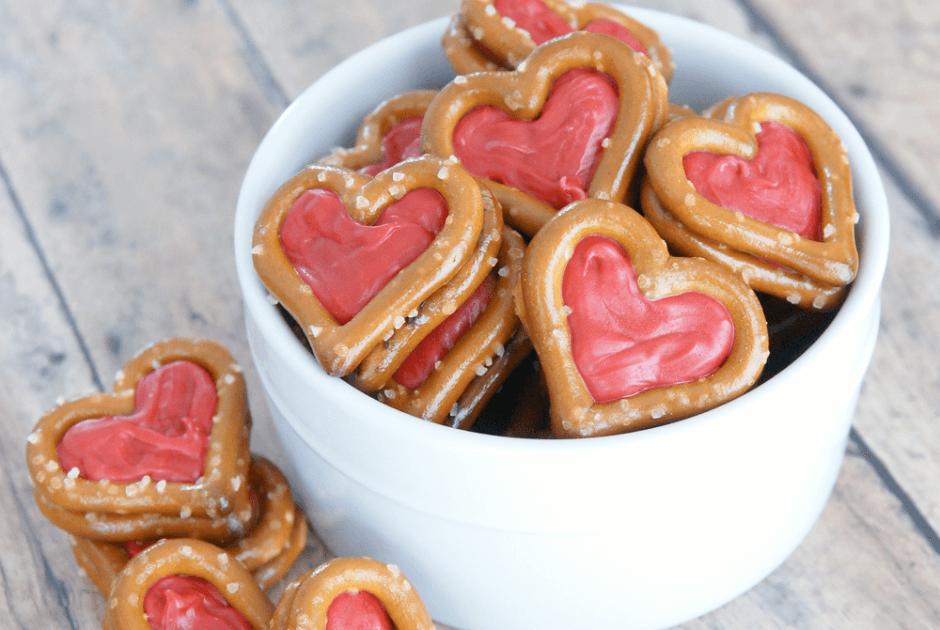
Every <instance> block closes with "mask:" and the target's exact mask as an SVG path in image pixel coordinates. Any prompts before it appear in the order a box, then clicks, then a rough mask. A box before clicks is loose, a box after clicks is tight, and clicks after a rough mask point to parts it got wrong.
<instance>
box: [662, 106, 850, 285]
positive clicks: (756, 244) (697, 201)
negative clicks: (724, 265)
mask: <svg viewBox="0 0 940 630" xmlns="http://www.w3.org/2000/svg"><path fill="white" fill-rule="evenodd" d="M706 113H708V112H706ZM711 116H717V117H718V118H712V117H711ZM764 123H780V124H782V125H785V126H786V127H789V128H790V129H792V130H793V131H794V132H796V133H797V134H798V135H799V136H800V137H801V138H802V140H803V141H805V143H806V145H807V146H808V148H809V151H810V153H811V157H812V161H813V164H814V170H815V177H816V178H817V179H818V180H819V190H820V202H821V206H820V207H821V220H820V223H821V224H820V225H819V226H818V233H819V235H820V236H821V240H818V241H817V240H814V239H813V238H806V237H803V236H800V235H799V234H797V233H795V232H793V231H791V230H789V229H786V228H782V227H778V226H777V225H774V224H772V223H769V222H765V221H762V220H760V219H756V218H753V217H751V216H748V215H747V214H745V213H744V212H743V211H737V210H733V209H729V208H726V207H722V206H720V205H717V204H716V203H713V202H712V201H709V200H708V199H707V198H706V197H705V196H703V194H701V193H700V192H699V191H698V190H697V189H696V187H695V185H694V184H693V183H692V182H691V181H690V180H689V177H688V176H687V173H686V170H685V166H684V164H683V161H684V159H685V157H686V156H687V155H689V154H692V153H694V152H698V151H706V152H710V153H714V154H718V155H721V156H740V158H743V159H744V160H750V159H753V158H755V157H756V155H757V139H756V136H757V135H758V133H759V132H760V130H761V128H762V127H761V126H762V124H764ZM645 164H646V170H647V173H648V175H649V184H650V187H651V188H652V190H653V192H654V193H655V195H656V199H657V200H658V201H659V203H660V204H661V205H662V208H663V209H664V210H665V211H666V212H668V213H669V215H671V216H672V217H673V218H674V219H675V221H676V222H678V223H681V224H682V225H683V227H684V229H686V230H688V231H690V232H694V233H695V234H696V235H698V236H699V237H702V238H704V239H708V241H711V242H714V243H720V244H723V245H725V246H726V247H728V248H730V249H733V250H735V251H738V252H742V253H744V254H749V255H751V256H754V257H758V258H761V259H764V261H769V262H770V263H772V264H773V265H775V266H777V267H778V268H780V267H782V268H784V269H786V270H790V271H792V272H795V273H797V274H802V275H804V276H807V277H808V278H810V279H811V280H812V281H815V282H817V283H821V284H824V285H828V286H830V287H838V286H844V285H846V284H848V283H850V282H851V281H852V280H853V279H854V278H855V273H856V271H857V269H858V253H857V251H856V248H855V224H856V223H857V222H858V218H859V216H858V212H856V210H855V204H854V201H853V198H852V181H851V172H850V169H849V160H848V156H847V154H846V149H845V145H844V144H843V143H842V142H841V140H840V139H839V137H838V135H837V134H836V133H835V131H834V130H833V129H832V128H831V127H830V126H829V125H828V124H827V123H826V122H825V120H823V118H822V117H821V116H819V115H818V114H817V113H816V112H814V111H813V110H812V109H810V108H809V107H807V106H806V105H804V104H802V103H800V102H798V101H796V100H794V99H792V98H789V97H786V96H782V95H778V94H769V93H754V94H749V95H746V96H742V97H737V98H731V99H729V100H727V101H725V102H723V103H720V104H718V105H717V106H716V107H715V108H714V109H713V111H712V113H711V114H710V115H709V116H707V117H686V118H682V119H679V120H674V121H672V122H670V123H669V124H667V125H665V126H664V127H663V128H662V129H660V130H659V131H658V132H657V134H656V136H655V138H654V139H653V140H652V141H651V142H650V144H649V148H648V150H647V152H646V157H645ZM764 268H765V270H767V269H769V267H767V266H766V265H765V266H764ZM780 297H784V298H786V297H787V295H786V294H784V295H780Z"/></svg>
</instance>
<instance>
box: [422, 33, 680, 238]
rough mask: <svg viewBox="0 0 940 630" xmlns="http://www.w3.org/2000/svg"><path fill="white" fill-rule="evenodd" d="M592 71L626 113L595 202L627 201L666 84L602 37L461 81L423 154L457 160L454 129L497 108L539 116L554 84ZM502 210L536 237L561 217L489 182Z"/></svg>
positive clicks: (662, 113)
mask: <svg viewBox="0 0 940 630" xmlns="http://www.w3.org/2000/svg"><path fill="white" fill-rule="evenodd" d="M577 67H585V68H593V69H595V70H598V71H600V72H605V73H607V74H609V75H610V76H611V77H612V78H613V80H614V81H615V82H616V84H617V86H618V91H619V94H620V110H619V111H618V114H617V122H616V125H615V127H614V130H613V132H612V134H611V137H610V138H609V139H608V141H605V148H604V149H603V154H602V156H601V160H600V163H599V164H598V167H597V171H596V172H595V174H594V178H593V179H592V180H591V183H590V187H589V188H588V190H587V194H588V196H589V197H595V198H599V199H611V200H615V201H620V200H623V199H624V196H625V195H626V194H627V190H628V188H629V187H630V185H631V183H632V180H633V177H634V174H635V173H636V170H637V167H638V166H639V164H640V161H641V158H642V154H643V151H644V149H645V147H646V143H647V140H648V139H649V137H650V136H651V135H652V133H653V131H654V130H656V129H658V128H659V127H660V126H661V125H662V124H663V122H664V121H665V120H666V115H667V107H668V104H667V98H666V91H667V89H666V83H665V81H664V80H663V78H662V75H661V74H659V72H657V71H656V69H655V67H654V66H653V65H652V63H651V62H650V61H649V59H648V58H647V57H645V56H643V55H634V54H633V52H632V51H631V50H630V49H629V47H627V46H626V45H625V44H623V43H622V42H620V41H617V40H615V39H613V38H611V37H606V36H603V35H598V34H595V33H584V32H576V33H572V34H571V35H567V36H565V37H561V38H558V39H555V40H552V41H550V42H547V43H545V44H543V45H542V46H539V48H538V49H537V50H536V51H535V52H533V53H532V55H531V56H530V57H529V59H527V60H526V62H525V63H524V64H522V65H520V67H519V68H518V69H516V70H514V71H511V72H480V73H477V74H471V75H466V76H459V77H457V78H456V79H454V80H453V81H452V82H451V83H449V84H448V85H447V86H445V87H444V88H443V89H442V90H441V91H440V93H439V94H438V95H437V97H436V98H435V99H434V101H432V103H431V106H430V107H429V108H428V111H427V113H426V114H425V117H424V125H423V127H422V131H421V144H422V149H423V150H424V151H425V152H427V153H430V154H433V155H437V156H441V157H443V158H450V157H451V156H453V154H454V148H453V135H454V128H455V127H456V125H457V123H458V122H459V121H460V119H461V118H462V117H463V116H465V115H466V114H467V113H469V112H470V110H472V109H474V108H475V107H478V106H481V105H491V106H493V107H498V108H500V109H503V110H505V111H507V112H508V113H509V114H511V115H512V116H514V117H516V118H520V119H525V120H532V119H534V118H535V117H537V116H538V115H539V113H540V112H541V110H542V107H543V106H544V103H545V100H546V98H547V97H548V93H549V90H550V88H551V86H552V83H553V82H554V81H555V79H557V78H558V77H559V76H561V75H562V74H563V73H564V72H566V71H568V70H571V69H572V68H577ZM485 184H486V186H487V187H489V188H490V189H491V190H492V191H493V193H494V194H495V195H496V197H497V199H499V202H500V204H501V205H502V207H503V212H504V219H505V221H506V224H507V225H509V226H511V227H513V228H515V229H518V230H519V231H521V232H522V233H523V234H525V235H527V236H531V235H532V234H534V233H535V231H537V228H538V227H541V225H543V224H544V223H545V222H546V221H547V220H548V219H550V218H551V217H552V216H554V214H555V210H554V209H553V208H551V207H550V206H548V205H547V204H545V203H543V202H541V201H539V200H536V199H534V198H533V197H531V196H529V195H526V194H524V193H521V192H519V191H516V190H515V189H512V188H510V187H508V186H503V185H501V184H499V183H497V182H491V181H489V180H486V181H485Z"/></svg>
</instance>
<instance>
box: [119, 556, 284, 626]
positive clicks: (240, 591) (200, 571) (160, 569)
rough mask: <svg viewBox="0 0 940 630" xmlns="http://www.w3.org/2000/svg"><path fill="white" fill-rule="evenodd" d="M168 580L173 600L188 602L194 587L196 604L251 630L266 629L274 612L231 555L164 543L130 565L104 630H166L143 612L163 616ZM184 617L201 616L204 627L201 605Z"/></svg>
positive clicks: (135, 559) (120, 582) (120, 583)
mask: <svg viewBox="0 0 940 630" xmlns="http://www.w3.org/2000/svg"><path fill="white" fill-rule="evenodd" d="M167 579H169V581H170V584H171V587H170V590H173V591H175V592H176V593H179V595H176V596H175V598H179V599H183V598H185V597H186V595H187V592H188V589H190V588H191V589H193V591H195V592H196V593H197V594H198V595H195V596H193V597H192V600H195V601H196V602H198V601H199V599H201V598H203V599H206V600H208V602H209V603H210V604H214V605H215V612H216V614H223V615H225V616H226V617H235V618H238V619H239V621H240V622H241V623H244V622H247V623H248V625H249V626H250V627H251V628H252V629H253V630H265V629H266V628H267V624H268V622H269V621H270V619H271V615H272V613H273V612H274V605H273V604H272V603H271V600H270V599H268V596H267V595H266V594H265V593H264V591H263V590H262V589H261V587H260V586H258V584H257V583H256V582H255V580H254V578H253V577H252V575H251V573H249V572H248V569H246V568H245V567H244V566H242V564H241V563H240V562H238V561H237V560H235V558H234V557H233V556H231V555H229V554H228V553H226V552H225V551H224V550H223V549H221V548H219V547H216V546H215V545H213V544H211V543H207V542H204V541H201V540H195V539H186V538H179V539H173V540H162V541H160V542H158V543H157V544H155V545H153V546H151V547H148V548H147V549H145V550H144V551H142V552H141V553H140V554H138V555H137V556H135V557H134V559H132V560H131V561H130V562H128V563H127V566H126V567H125V568H124V570H123V571H121V573H119V574H118V577H117V579H115V581H114V584H113V585H112V586H111V590H110V593H109V595H108V606H107V611H106V612H105V616H104V619H103V620H102V628H103V629H104V630H154V628H156V627H162V626H160V625H159V624H158V620H157V619H150V620H149V621H148V615H147V614H146V613H145V610H149V611H152V612H151V614H152V615H155V614H156V613H159V612H162V611H161V608H160V606H159V604H160V597H161V593H160V590H161V588H163V587H164V585H166V584H167ZM206 583H208V584H206ZM220 600H221V601H220ZM232 609H234V610H232ZM171 611H172V607H168V610H167V612H166V613H165V614H168V615H169V614H172V613H171ZM182 612H189V614H191V615H194V616H197V619H196V620H195V623H196V625H195V626H194V627H200V624H199V621H198V614H199V608H198V606H194V607H191V608H190V607H184V608H182ZM210 612H211V609H210Z"/></svg>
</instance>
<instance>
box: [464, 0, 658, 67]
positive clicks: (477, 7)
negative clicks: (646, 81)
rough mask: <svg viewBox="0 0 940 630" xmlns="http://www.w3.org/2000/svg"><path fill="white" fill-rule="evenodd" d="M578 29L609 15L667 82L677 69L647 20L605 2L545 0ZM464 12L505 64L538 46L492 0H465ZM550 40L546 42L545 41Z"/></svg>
mask: <svg viewBox="0 0 940 630" xmlns="http://www.w3.org/2000/svg"><path fill="white" fill-rule="evenodd" d="M542 2H544V3H545V5H546V6H547V7H548V8H549V9H551V10H552V11H554V12H555V13H557V14H558V15H559V16H561V18H562V19H564V20H565V21H566V22H567V23H568V24H569V25H571V27H572V28H573V29H575V30H578V29H581V28H584V27H585V26H587V24H588V23H589V22H592V21H594V20H598V19H607V20H611V21H613V22H617V23H619V24H621V25H622V26H624V27H626V28H627V29H628V30H630V32H631V33H633V35H634V36H635V37H636V38H637V39H638V40H639V41H640V43H641V44H643V47H644V48H646V50H647V53H648V56H649V58H650V60H651V61H652V62H653V64H654V65H655V66H656V69H657V70H658V71H659V72H660V73H661V74H662V75H663V78H664V79H665V80H666V82H668V81H669V79H671V78H672V73H673V71H674V69H675V66H674V64H673V63H672V54H671V53H670V52H669V49H668V48H667V47H666V46H665V45H664V44H663V42H662V40H660V38H659V33H657V32H656V31H655V30H653V29H651V28H649V27H648V26H646V25H645V24H642V23H640V22H638V21H637V20H635V19H633V18H631V17H630V16H628V15H626V14H624V13H623V12H621V11H618V10H617V9H615V8H613V7H612V6H609V5H606V4H593V3H592V4H574V3H571V4H569V3H568V2H565V1H564V0H542ZM460 11H461V15H463V16H464V19H465V20H466V24H467V26H466V31H467V33H468V34H469V35H470V37H472V38H473V39H474V40H475V41H476V42H479V43H480V44H482V45H483V46H485V47H486V48H487V50H490V51H491V52H492V54H493V55H494V56H495V57H496V58H497V59H499V60H501V61H502V62H503V63H504V64H505V65H507V66H509V67H512V68H515V67H517V66H518V65H519V64H520V63H522V61H523V60H524V59H525V58H526V57H528V56H529V55H530V54H531V53H532V51H533V50H535V48H536V46H535V42H533V41H532V37H531V36H530V35H529V33H528V31H525V30H523V29H522V28H520V27H519V26H517V25H516V24H515V22H513V21H512V20H511V19H509V18H504V17H503V16H502V15H500V14H499V12H498V11H497V10H496V7H495V6H494V5H493V0H462V2H461V4H460ZM546 43H547V42H546Z"/></svg>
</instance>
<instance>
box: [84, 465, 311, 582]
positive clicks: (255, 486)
mask: <svg viewBox="0 0 940 630" xmlns="http://www.w3.org/2000/svg"><path fill="white" fill-rule="evenodd" d="M251 488H252V490H253V491H254V492H255V493H256V495H257V496H258V498H259V504H260V513H259V516H258V520H257V523H256V524H255V526H254V527H252V528H251V530H250V531H248V532H247V533H246V534H245V535H244V536H243V537H241V538H238V539H237V540H235V541H234V542H233V543H231V544H229V545H225V546H222V547H223V549H225V551H226V552H228V553H229V554H230V555H232V556H234V558H235V559H236V560H238V561H239V562H241V563H242V564H243V565H244V566H245V568H246V569H248V570H249V571H250V572H251V573H252V575H253V576H254V577H255V580H256V581H257V582H258V584H259V586H261V588H263V589H268V588H270V587H271V586H273V585H274V584H275V583H277V581H278V580H280V579H281V578H282V577H284V575H286V574H287V572H288V571H289V570H290V567H291V566H292V565H293V562H294V561H295V560H296V559H297V556H299V555H300V552H301V551H302V550H303V547H304V545H306V541H307V521H306V518H305V517H304V515H303V512H302V511H300V510H299V509H298V508H297V506H296V504H295V503H294V502H293V499H292V498H291V494H290V487H289V486H288V482H287V478H286V477H284V474H283V473H282V472H281V471H280V470H279V469H278V468H277V467H276V466H275V465H274V464H273V463H271V462H269V461H268V460H266V459H264V458H263V457H260V456H255V457H254V458H253V459H252V468H251ZM135 540H136V539H135ZM154 542H156V541H148V543H145V545H146V546H149V545H150V544H153V543H154ZM72 552H73V554H74V556H75V559H76V561H77V562H78V564H79V566H81V567H82V568H83V569H84V570H85V573H86V574H87V575H88V577H89V578H90V579H91V580H92V582H94V583H95V586H97V587H98V590H99V591H101V594H102V595H104V596H105V597H107V595H108V592H109V591H110V589H111V583H112V581H113V580H114V579H115V578H116V577H117V575H118V573H120V572H121V570H122V569H123V568H124V566H125V565H126V564H127V563H128V561H129V560H130V559H131V557H132V554H131V553H130V552H129V550H128V543H127V541H120V542H108V541H102V540H92V539H89V538H81V537H74V536H73V538H72Z"/></svg>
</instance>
